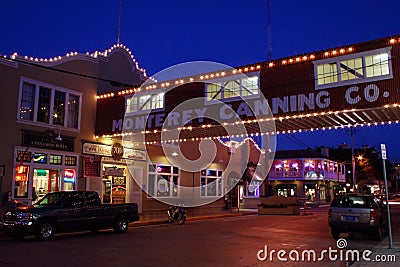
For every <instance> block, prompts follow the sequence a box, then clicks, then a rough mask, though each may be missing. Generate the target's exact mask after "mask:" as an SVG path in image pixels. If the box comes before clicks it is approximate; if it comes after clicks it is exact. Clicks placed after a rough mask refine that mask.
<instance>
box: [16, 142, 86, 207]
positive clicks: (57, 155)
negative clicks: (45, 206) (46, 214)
mask: <svg viewBox="0 0 400 267" xmlns="http://www.w3.org/2000/svg"><path fill="white" fill-rule="evenodd" d="M14 154H15V159H16V160H15V168H14V179H13V183H12V198H13V199H15V200H17V201H18V202H22V203H24V204H31V203H32V202H33V201H35V200H36V199H37V198H39V197H41V196H43V195H45V194H46V193H49V192H56V191H61V190H76V189H77V178H78V177H77V173H78V167H79V166H78V162H79V154H78V153H73V152H64V151H58V150H45V149H38V148H28V147H17V148H15V151H14Z"/></svg>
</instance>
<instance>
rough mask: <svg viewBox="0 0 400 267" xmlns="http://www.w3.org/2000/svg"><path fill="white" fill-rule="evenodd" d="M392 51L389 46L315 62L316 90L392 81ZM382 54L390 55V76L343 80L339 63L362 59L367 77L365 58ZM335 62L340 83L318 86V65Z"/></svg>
mask: <svg viewBox="0 0 400 267" xmlns="http://www.w3.org/2000/svg"><path fill="white" fill-rule="evenodd" d="M391 49H392V47H391V46H389V47H384V48H380V49H375V50H369V51H365V52H360V53H354V54H349V55H344V56H338V57H333V58H326V59H321V60H316V61H313V64H314V84H315V90H322V89H328V88H334V87H339V86H347V85H354V84H360V83H366V82H375V81H382V80H387V79H392V78H393V68H392V56H391ZM382 53H387V54H388V55H389V62H388V65H389V74H387V75H381V76H374V77H371V78H367V77H364V78H358V79H351V80H345V81H342V80H341V73H340V67H339V65H338V63H339V62H340V61H343V60H349V59H355V58H362V63H363V70H364V75H366V74H365V67H366V66H365V57H366V56H371V55H377V54H382ZM335 62H336V65H337V72H338V74H337V75H338V82H335V83H327V84H321V85H319V84H318V71H317V67H318V65H322V64H329V63H335Z"/></svg>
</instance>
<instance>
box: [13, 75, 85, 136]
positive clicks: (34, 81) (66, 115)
mask: <svg viewBox="0 0 400 267" xmlns="http://www.w3.org/2000/svg"><path fill="white" fill-rule="evenodd" d="M24 82H26V83H30V84H33V85H35V100H34V101H35V102H34V113H33V120H32V121H29V120H23V119H20V117H21V114H20V110H21V98H22V89H23V84H24ZM40 87H46V88H49V89H51V102H50V118H49V123H45V122H39V121H37V108H38V104H39V88H40ZM56 90H57V91H61V92H64V93H65V117H64V125H58V124H57V125H56V124H53V105H54V94H55V91H56ZM70 94H72V95H77V96H79V110H78V111H79V114H78V128H71V127H68V126H67V125H68V100H69V95H70ZM82 95H83V93H82V92H78V91H74V90H70V89H67V88H63V87H59V86H55V85H52V84H48V83H44V82H41V81H37V80H34V79H30V78H26V77H21V79H20V84H19V93H18V110H17V122H18V123H23V124H29V125H35V126H36V125H40V126H44V127H47V128H49V127H53V128H60V129H66V130H71V131H76V132H79V131H80V128H81V117H82V116H81V114H82Z"/></svg>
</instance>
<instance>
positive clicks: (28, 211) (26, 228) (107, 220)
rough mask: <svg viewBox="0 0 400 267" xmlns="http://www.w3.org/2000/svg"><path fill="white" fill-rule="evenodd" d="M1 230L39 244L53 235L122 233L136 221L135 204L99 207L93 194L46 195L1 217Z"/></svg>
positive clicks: (70, 192)
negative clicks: (31, 239)
mask: <svg viewBox="0 0 400 267" xmlns="http://www.w3.org/2000/svg"><path fill="white" fill-rule="evenodd" d="M2 219H3V220H2V227H1V230H2V231H3V232H4V233H5V234H9V235H12V236H13V237H14V238H23V237H24V236H28V235H35V236H36V238H38V239H40V240H47V239H50V238H52V237H53V235H54V233H61V232H71V231H82V230H88V231H93V232H96V231H98V230H100V229H105V228H113V229H114V232H116V233H125V232H126V231H127V230H128V224H129V222H133V221H137V220H139V216H138V209H137V204H136V203H127V204H101V202H100V197H99V195H98V194H97V192H94V191H61V192H53V193H48V194H46V195H45V196H43V197H42V198H41V199H39V200H38V201H37V202H36V203H35V204H33V205H32V206H29V207H16V208H12V209H9V210H7V211H6V212H5V213H4V214H3V218H2Z"/></svg>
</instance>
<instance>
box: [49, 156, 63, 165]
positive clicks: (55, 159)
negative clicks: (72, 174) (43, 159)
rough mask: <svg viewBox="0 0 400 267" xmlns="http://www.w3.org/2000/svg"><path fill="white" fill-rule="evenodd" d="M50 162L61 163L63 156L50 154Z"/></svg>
mask: <svg viewBox="0 0 400 267" xmlns="http://www.w3.org/2000/svg"><path fill="white" fill-rule="evenodd" d="M50 164H56V165H61V164H62V156H61V155H50Z"/></svg>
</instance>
